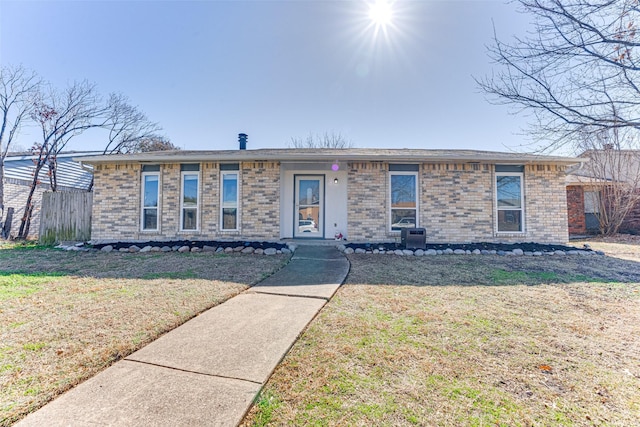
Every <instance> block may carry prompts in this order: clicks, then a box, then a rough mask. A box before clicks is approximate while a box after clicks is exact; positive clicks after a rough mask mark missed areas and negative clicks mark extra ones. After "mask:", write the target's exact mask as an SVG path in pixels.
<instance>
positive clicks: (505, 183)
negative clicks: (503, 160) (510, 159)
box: [496, 165, 524, 233]
mask: <svg viewBox="0 0 640 427" xmlns="http://www.w3.org/2000/svg"><path fill="white" fill-rule="evenodd" d="M523 172H524V167H523V166H518V165H496V218H497V221H496V226H497V231H498V232H499V233H522V232H524V193H523V188H524V186H523V180H524V174H523Z"/></svg>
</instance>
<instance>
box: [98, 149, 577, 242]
mask: <svg viewBox="0 0 640 427" xmlns="http://www.w3.org/2000/svg"><path fill="white" fill-rule="evenodd" d="M388 169H389V165H388V163H386V162H349V163H348V164H347V174H348V179H347V206H345V207H344V209H345V210H346V212H347V221H348V224H347V227H348V235H349V239H350V240H351V241H371V242H375V241H389V240H397V239H398V238H399V236H398V234H399V233H391V232H390V231H389V203H390V202H389V200H388V198H389V196H388V192H389V188H388V187H389V172H388ZM494 171H495V167H494V165H492V164H468V163H465V164H444V163H443V164H430V163H424V164H420V166H419V172H417V174H418V189H419V195H418V202H419V205H418V210H419V224H420V226H421V227H424V228H425V229H426V230H427V240H428V241H429V242H434V243H460V242H479V241H485V242H522V241H536V242H540V243H564V242H566V241H567V240H568V233H567V192H566V190H565V186H564V174H565V171H564V167H562V166H556V165H526V166H525V168H524V205H525V206H524V216H525V218H524V229H525V231H524V232H523V233H496V230H495V206H494V205H495V172H494ZM238 173H239V177H240V180H239V181H240V182H239V212H238V215H239V216H238V218H239V230H238V231H233V232H222V231H220V227H219V224H220V174H221V172H220V165H219V164H218V163H201V164H200V181H199V187H200V191H199V211H198V215H199V230H198V231H197V232H180V231H179V230H180V164H179V163H174V164H162V165H160V177H161V179H160V188H161V191H160V199H159V205H160V209H159V222H160V229H159V230H158V231H157V232H156V231H154V232H142V231H140V210H141V208H140V205H141V203H140V191H141V166H140V165H139V164H133V163H132V164H119V165H116V164H108V163H107V164H99V165H97V166H96V169H95V187H94V191H95V195H94V211H93V228H92V239H93V240H182V239H191V240H248V239H250V240H270V241H274V240H278V239H279V238H280V237H281V230H280V227H281V224H280V222H281V216H280V207H281V206H280V200H281V191H282V190H281V188H283V185H281V184H282V183H281V168H280V163H279V162H275V161H264V162H261V161H252V162H242V163H240V165H239V171H238ZM328 237H332V236H328Z"/></svg>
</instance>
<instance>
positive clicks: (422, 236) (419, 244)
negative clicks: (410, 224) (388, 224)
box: [400, 228, 427, 249]
mask: <svg viewBox="0 0 640 427" xmlns="http://www.w3.org/2000/svg"><path fill="white" fill-rule="evenodd" d="M400 243H401V244H402V246H404V247H405V249H426V247H427V230H426V229H424V228H403V229H402V230H400Z"/></svg>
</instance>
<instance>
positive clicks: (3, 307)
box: [0, 245, 288, 426]
mask: <svg viewBox="0 0 640 427" xmlns="http://www.w3.org/2000/svg"><path fill="white" fill-rule="evenodd" d="M287 259H288V257H287V256H284V255H277V256H272V257H271V256H270V257H267V256H256V255H241V254H232V255H213V254H206V253H201V254H179V253H166V254H165V253H162V254H129V253H125V254H122V253H109V254H105V253H101V252H88V253H77V252H65V251H56V250H41V249H31V250H30V249H19V248H18V249H16V248H12V247H10V246H7V245H3V246H2V247H0V325H1V329H0V425H2V426H8V425H10V424H11V423H12V422H14V421H16V420H18V419H20V418H22V417H24V416H25V415H26V414H28V413H29V412H31V411H33V410H35V409H37V408H39V407H40V406H42V405H44V404H45V403H46V402H48V401H49V400H51V399H53V398H54V397H55V396H57V395H58V394H60V393H62V392H64V391H65V390H67V389H69V388H71V387H73V386H74V385H76V384H78V383H80V382H82V381H83V380H85V379H87V378H89V377H91V376H93V375H95V374H96V373H97V372H99V371H100V370H102V369H104V368H105V367H107V366H109V365H110V364H112V363H113V362H115V361H117V360H119V359H121V358H123V357H125V356H127V355H129V354H130V353H132V352H133V351H135V350H137V349H139V348H141V347H143V346H144V345H145V344H147V343H149V342H151V341H153V340H154V339H156V338H157V337H158V336H160V335H162V334H163V333H165V332H167V331H169V330H171V329H173V328H175V327H176V326H178V325H180V324H182V323H183V322H185V321H186V320H188V319H190V318H192V317H193V316H196V315H197V314H198V313H200V312H202V311H204V310H207V309H208V308H210V307H212V306H215V305H217V304H220V303H221V302H223V301H225V300H227V299H228V298H230V297H232V296H234V295H236V294H238V293H239V292H242V291H243V290H245V289H246V288H247V287H248V286H250V285H252V284H254V283H256V282H258V281H259V280H260V279H262V278H264V277H265V276H267V275H269V274H271V273H272V272H273V271H275V270H277V269H279V268H281V267H282V265H284V263H286V261H287Z"/></svg>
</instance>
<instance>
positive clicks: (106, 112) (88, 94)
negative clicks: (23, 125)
mask: <svg viewBox="0 0 640 427" xmlns="http://www.w3.org/2000/svg"><path fill="white" fill-rule="evenodd" d="M31 117H32V119H33V120H34V121H35V122H36V123H37V124H38V126H39V127H40V131H41V138H42V139H41V141H40V142H38V143H36V144H35V145H34V146H33V148H32V152H33V154H34V170H33V180H32V183H31V187H30V189H29V194H28V196H27V202H26V204H25V209H24V215H23V217H22V219H21V222H20V230H19V232H18V238H23V239H24V238H26V237H27V236H28V235H29V227H30V225H31V217H32V214H33V195H34V192H35V190H36V187H37V185H38V184H39V183H40V172H41V171H42V169H43V168H44V167H45V166H47V167H48V177H49V182H50V184H51V189H52V191H56V189H57V188H56V187H57V182H56V172H57V160H56V157H57V155H58V154H59V153H60V152H61V151H62V150H63V149H64V148H65V147H66V146H67V144H68V143H69V141H70V140H71V139H73V138H74V137H76V136H78V135H80V134H81V133H82V132H84V131H86V130H88V129H91V128H99V127H104V126H105V125H106V123H107V122H108V121H109V117H110V109H109V106H108V105H107V104H104V103H103V102H102V99H101V98H100V96H99V95H98V93H97V91H96V88H95V85H93V84H90V83H88V82H86V81H82V82H76V83H74V84H72V85H71V86H69V87H68V88H66V89H65V90H64V91H62V92H58V91H56V90H55V89H53V88H52V87H50V86H49V87H47V89H46V91H41V92H40V96H39V99H38V100H37V101H36V102H35V104H34V110H33V111H32V113H31Z"/></svg>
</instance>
